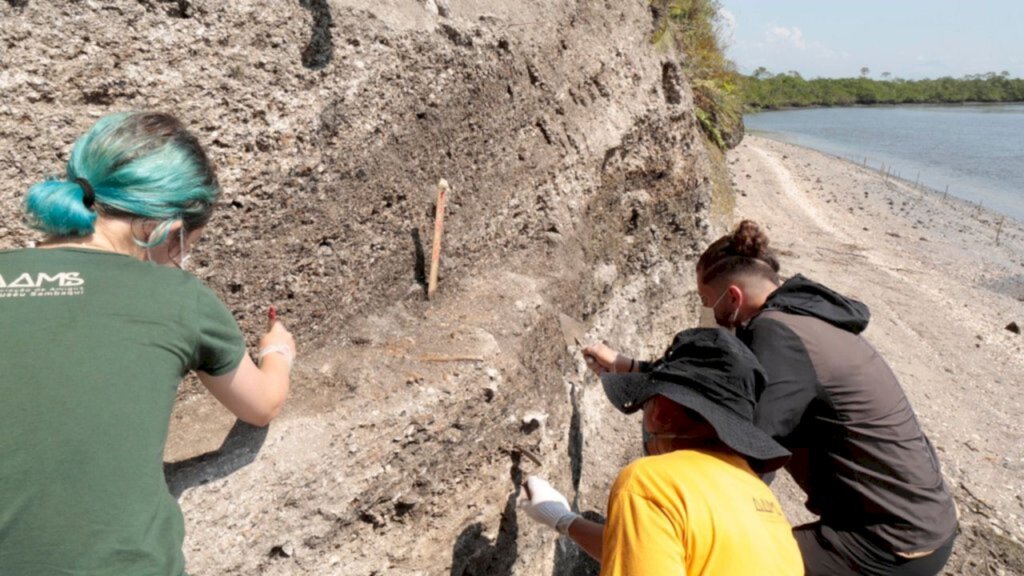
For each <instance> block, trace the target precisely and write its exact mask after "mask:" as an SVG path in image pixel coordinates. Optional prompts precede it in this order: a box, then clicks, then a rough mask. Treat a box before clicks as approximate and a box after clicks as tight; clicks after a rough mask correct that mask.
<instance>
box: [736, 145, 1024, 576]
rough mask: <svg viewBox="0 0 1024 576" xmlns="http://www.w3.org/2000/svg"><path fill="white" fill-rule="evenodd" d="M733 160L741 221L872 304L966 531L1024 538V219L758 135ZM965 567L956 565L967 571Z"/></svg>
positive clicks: (804, 269)
mask: <svg viewBox="0 0 1024 576" xmlns="http://www.w3.org/2000/svg"><path fill="white" fill-rule="evenodd" d="M726 161H727V164H728V167H729V171H730V174H731V178H732V182H733V186H734V188H735V189H736V210H735V212H734V214H735V220H734V222H738V221H739V220H741V219H743V218H751V219H753V220H755V221H758V222H759V223H760V224H762V225H763V226H764V227H765V228H766V230H767V232H768V235H769V238H770V239H771V242H772V246H773V248H774V249H775V250H776V252H777V253H778V255H779V258H780V261H781V263H782V267H783V269H782V272H783V274H784V275H786V276H790V275H793V274H795V273H797V272H800V273H803V274H805V275H807V276H809V277H810V278H812V279H815V280H817V281H819V282H822V283H824V284H826V285H827V286H830V287H832V288H833V289H835V290H837V291H839V292H841V293H844V294H847V295H850V296H852V297H854V298H857V299H860V300H862V301H864V302H865V303H866V304H867V305H868V306H869V308H870V309H871V311H872V321H871V323H870V324H869V327H868V329H867V330H866V331H865V333H864V335H865V337H866V338H867V339H868V340H869V341H870V342H871V343H872V344H873V345H874V346H875V347H876V348H878V349H879V351H880V353H881V354H882V355H883V356H884V357H885V358H886V360H887V361H888V362H889V364H890V365H891V366H892V368H893V370H894V371H895V372H896V374H897V375H898V376H899V378H900V381H901V383H902V384H903V387H904V389H905V390H906V392H907V396H908V398H909V399H910V401H911V403H912V405H913V406H914V409H915V411H916V413H917V416H918V419H919V420H920V421H921V424H922V427H923V428H924V429H925V432H926V433H927V434H928V436H929V438H930V439H931V441H932V443H933V444H934V445H935V447H936V450H937V452H938V453H939V458H940V461H941V464H942V467H943V472H944V474H945V476H946V478H947V482H948V483H949V486H950V489H951V491H952V492H953V494H954V497H955V498H956V500H957V503H958V505H959V507H960V511H961V523H962V525H963V527H964V530H965V532H964V533H965V534H966V533H967V532H969V531H971V530H989V531H992V532H994V533H996V534H999V535H1001V536H1003V537H1006V538H1008V539H1009V540H1010V541H1012V542H1015V543H1016V544H1015V545H1018V544H1020V543H1021V542H1022V540H1024V486H1022V485H1021V482H1020V480H1019V479H1020V477H1021V476H1022V474H1024V424H1021V423H1020V420H1019V417H1018V415H1019V414H1020V413H1021V412H1022V411H1024V402H1022V400H1021V395H1020V394H1019V392H1018V389H1017V386H1018V383H1019V382H1024V336H1022V335H1020V334H1015V333H1013V332H1011V331H1010V330H1008V329H1007V328H1006V327H1007V326H1008V324H1009V323H1011V322H1016V324H1017V325H1018V326H1024V226H1022V225H1021V224H1020V223H1019V222H1017V221H1016V220H1015V219H1013V218H1010V217H1006V218H1005V219H1004V222H1003V224H1002V227H1001V229H999V230H997V225H998V224H997V220H998V218H999V217H1000V216H1002V214H1001V213H998V212H994V211H992V210H988V209H985V208H980V209H979V208H977V207H976V205H974V204H970V203H968V202H967V201H965V200H963V199H960V198H956V197H952V196H949V197H945V198H944V197H943V195H942V193H941V192H937V191H935V190H933V189H926V190H925V189H921V188H919V187H915V186H914V185H913V183H909V184H908V183H907V182H905V181H901V180H895V179H892V178H888V179H886V178H884V177H883V175H882V174H881V173H880V172H878V171H877V170H875V169H872V168H869V167H865V166H862V165H859V164H856V163H853V162H850V161H848V160H845V159H841V158H837V157H834V156H832V155H829V154H827V153H823V152H819V151H816V150H812V149H809V148H803V147H800V146H797V145H794V144H789V143H786V142H779V141H775V140H771V139H768V138H765V137H762V136H754V135H748V136H747V137H746V138H744V140H743V142H742V143H741V144H740V145H739V146H738V147H737V148H736V149H734V150H732V151H730V152H729V153H728V154H727V155H726ZM997 234H998V236H999V244H998V245H997V244H996V243H995V238H996V235H997ZM773 488H776V487H775V486H773ZM779 490H780V491H781V492H782V493H781V494H780V500H782V501H783V506H784V507H785V508H786V511H787V514H789V515H790V518H791V520H792V521H794V522H803V521H806V520H808V519H809V518H808V516H807V515H806V512H804V511H803V510H802V508H803V506H802V503H803V500H802V494H801V493H800V492H799V490H796V489H795V487H793V486H786V485H783V486H781V487H779ZM971 533H972V534H973V532H971ZM984 539H985V537H983V536H979V537H978V538H976V539H969V538H966V537H963V535H962V537H961V539H960V540H962V541H963V542H960V541H958V544H957V547H958V550H959V552H956V553H955V555H954V560H956V558H961V559H964V560H965V561H966V559H976V558H977V557H978V556H979V555H980V556H985V555H986V553H985V552H984V551H980V550H978V549H975V548H972V546H981V544H978V542H979V541H981V540H984ZM989 539H990V540H991V539H992V538H989ZM1020 550H1021V552H1020V554H1021V556H1020V557H1022V558H1024V545H1021V548H1020ZM993 554H995V553H994V552H991V551H990V553H988V555H989V556H991V555H993ZM996 555H997V554H996ZM955 566H956V564H955V562H954V561H952V560H951V562H950V564H949V565H948V566H947V573H950V574H953V573H963V570H965V569H966V568H964V566H965V565H961V570H960V571H957V570H954V568H955ZM1018 570H1024V566H1021V567H1018ZM968 572H970V571H969V570H968Z"/></svg>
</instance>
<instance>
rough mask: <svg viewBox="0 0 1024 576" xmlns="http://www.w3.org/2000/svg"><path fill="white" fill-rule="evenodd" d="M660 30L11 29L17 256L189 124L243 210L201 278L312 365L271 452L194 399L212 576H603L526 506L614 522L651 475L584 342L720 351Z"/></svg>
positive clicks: (701, 225) (696, 174)
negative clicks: (43, 188) (169, 121)
mask: <svg viewBox="0 0 1024 576" xmlns="http://www.w3.org/2000/svg"><path fill="white" fill-rule="evenodd" d="M654 28H655V22H654V21H653V16H652V13H651V11H650V9H649V5H648V3H647V2H646V1H644V0H634V1H625V2H584V1H579V2H573V1H562V2H544V1H539V0H538V1H532V0H529V1H526V0H517V1H512V0H507V1H505V0H494V1H488V2H483V1H474V0H466V1H456V0H448V1H443V0H427V1H426V2H419V1H414V0H389V1H387V2H369V1H357V0H344V1H342V0H337V1H327V0H320V1H317V0H308V1H307V0H301V1H283V0H281V1H278V0H270V1H266V2H258V3H257V2H249V1H242V2H213V1H201V0H176V1H161V0H146V1H141V0H140V1H129V0H117V1H111V2H91V1H85V2H74V3H69V2H45V1H41V0H23V1H20V2H12V1H10V0H9V1H8V2H6V3H0V50H2V51H0V62H2V69H0V91H2V93H3V95H4V97H3V99H2V100H0V150H3V152H0V199H2V202H0V210H3V224H0V247H5V248H6V247H12V246H19V245H24V244H26V243H28V242H30V241H31V240H32V239H33V238H34V235H33V233H32V232H30V231H29V230H27V229H26V228H24V227H23V226H21V225H19V224H18V222H19V219H20V205H19V202H20V199H21V197H22V196H23V194H24V192H25V191H26V190H27V188H28V187H29V186H30V185H31V184H32V183H33V182H35V181H37V180H38V179H40V178H41V177H42V176H44V175H46V174H50V173H57V172H61V171H62V170H63V162H64V161H65V159H66V158H67V155H68V152H69V149H70V143H71V142H72V140H73V139H74V137H76V136H77V135H78V134H80V133H81V132H83V131H84V130H85V129H86V128H87V127H88V126H89V125H90V124H91V123H92V122H93V121H94V120H95V119H96V118H97V117H99V116H100V115H102V114H105V113H108V112H112V111H116V110H124V109H159V110H164V111H169V112H172V113H174V114H176V115H178V116H179V117H181V118H182V119H183V120H184V122H185V123H186V124H187V125H188V126H190V127H191V128H192V129H193V130H194V131H195V132H196V134H197V135H198V137H199V139H200V141H201V142H202V143H203V144H204V145H205V146H206V148H207V150H208V151H209V152H210V154H211V157H212V160H213V162H214V164H215V165H216V166H218V168H219V172H220V177H221V182H222V184H223V187H224V196H223V199H222V202H221V206H220V207H219V209H218V212H217V214H216V216H215V218H214V220H213V221H212V222H211V224H210V226H209V229H208V231H207V234H206V235H205V238H204V240H203V241H202V244H201V246H199V247H197V254H196V258H194V261H195V262H196V264H197V268H196V270H195V273H196V274H197V275H198V276H200V277H202V278H203V279H204V280H205V281H206V282H207V283H208V284H209V285H210V286H211V287H213V288H214V289H215V290H216V291H217V292H218V293H219V294H220V295H221V296H222V297H223V298H224V299H225V301H226V302H227V303H228V305H229V306H230V307H231V309H232V310H233V311H234V312H235V314H236V317H237V318H238V319H239V321H240V322H241V323H242V325H243V328H244V329H245V330H246V332H247V334H249V335H250V336H253V335H255V334H256V333H257V331H258V330H259V329H260V328H261V327H262V323H263V311H264V310H265V308H266V306H267V305H268V304H270V303H275V304H277V306H278V308H279V310H280V313H281V317H282V319H283V320H284V321H285V322H286V323H287V324H288V326H289V327H290V328H291V329H292V331H293V332H294V333H295V334H296V337H297V339H298V341H299V344H300V347H301V357H300V359H299V361H298V363H297V371H296V378H295V385H294V390H293V394H292V398H291V400H290V403H289V405H288V407H287V408H286V411H285V413H284V415H283V416H282V417H281V418H280V419H279V420H278V421H276V422H275V423H274V424H273V425H272V426H271V427H270V429H269V430H262V431H261V430H252V429H249V428H247V427H245V426H237V427H234V428H232V423H233V420H232V419H231V418H230V417H228V416H227V415H226V412H225V411H224V410H223V409H221V408H219V407H218V406H216V404H215V402H214V401H213V400H211V399H210V398H209V397H208V395H205V394H204V393H203V392H202V391H201V389H199V388H197V387H195V386H194V385H191V384H190V385H187V386H186V387H184V388H183V391H182V394H181V401H180V403H179V408H178V410H177V412H176V413H175V415H174V418H173V422H172V435H171V441H170V444H169V447H168V452H167V455H166V459H167V460H168V462H169V466H168V476H169V481H170V484H171V487H172V491H173V492H174V493H175V494H176V495H179V496H180V498H181V503H182V506H183V508H184V511H185V516H186V523H187V530H188V537H187V541H186V554H187V557H188V559H189V565H188V566H189V570H190V572H191V573H194V574H196V575H199V576H202V575H204V574H243V573H244V574H346V575H348V574H351V575H369V574H395V575H401V574H446V575H456V574H465V575H469V574H478V575H483V574H487V575H499V576H500V575H503V574H523V575H534V574H549V573H550V574H588V573H592V571H593V564H592V563H589V562H588V561H586V560H584V559H582V558H581V557H580V554H579V553H578V552H577V551H576V549H575V547H573V546H571V545H566V544H565V543H564V542H556V540H555V538H554V537H553V535H552V534H550V533H549V531H546V530H544V529H543V528H541V527H539V526H536V525H531V524H527V523H526V522H520V521H519V519H518V516H517V514H516V509H515V499H516V497H517V496H518V491H519V488H518V482H519V481H520V480H521V478H522V476H523V475H524V474H526V473H533V472H538V473H541V474H544V475H545V476H547V477H548V478H550V479H551V480H552V482H553V483H554V484H555V485H557V486H558V487H560V488H561V489H563V490H564V491H566V493H567V495H568V496H569V498H570V499H571V500H574V501H575V502H576V503H577V504H578V505H579V507H580V508H581V510H601V509H603V507H604V497H605V495H606V493H607V488H608V485H609V484H610V482H611V480H612V479H613V477H614V474H615V473H616V471H617V470H618V469H619V468H620V467H621V465H623V464H624V463H626V462H627V461H628V460H629V459H630V458H632V457H634V456H636V455H637V452H638V444H639V443H638V441H637V440H638V439H637V436H638V431H637V427H638V426H639V424H638V422H636V421H633V420H630V419H627V418H624V417H621V416H620V415H618V414H617V413H615V412H614V411H613V410H612V409H611V408H610V407H609V406H608V404H607V402H606V401H605V399H604V398H603V395H602V393H601V391H600V388H599V385H598V384H597V382H596V380H595V379H593V377H588V376H587V375H586V374H585V371H584V369H583V366H582V364H581V362H580V359H579V355H578V354H575V353H574V352H575V351H576V350H575V348H576V346H575V345H567V343H566V341H565V339H564V338H563V334H562V333H561V331H560V329H559V322H558V318H559V314H560V313H564V314H567V315H569V316H571V317H573V318H576V319H578V320H580V321H582V322H583V323H584V324H585V325H587V326H588V327H589V329H590V331H589V334H590V336H592V337H594V338H601V339H606V340H608V341H609V342H610V343H612V344H613V345H616V346H619V347H621V348H623V349H624V350H628V351H629V352H631V353H635V354H637V355H651V356H653V355H655V354H657V353H658V352H660V350H661V348H662V347H663V345H664V344H665V343H666V342H667V341H668V340H669V338H670V336H671V334H672V333H673V331H674V330H676V329H678V328H679V327H681V326H685V325H688V324H690V323H691V322H692V321H693V320H694V312H695V311H696V306H697V300H696V297H695V295H694V294H693V293H692V282H693V280H692V264H693V259H694V257H695V256H696V254H697V252H698V250H699V249H700V247H701V246H703V244H704V243H705V241H706V239H707V238H706V235H707V231H708V223H707V217H708V211H709V210H708V207H709V205H710V200H711V190H710V183H709V178H708V166H707V158H706V153H705V150H704V141H703V138H702V137H701V136H700V133H699V129H698V127H697V124H696V122H695V119H694V114H693V110H692V97H691V95H690V90H689V87H688V86H687V85H686V84H685V78H684V76H683V75H682V74H681V73H680V71H679V65H678V61H679V58H681V56H680V55H679V54H677V53H674V52H672V51H671V50H668V49H665V48H658V47H655V46H653V45H652V44H651V36H652V32H653V31H654ZM441 178H445V179H447V180H448V182H450V183H451V186H452V194H451V196H450V198H449V205H448V218H447V222H446V231H445V234H446V235H445V239H444V254H443V258H442V268H441V280H440V288H439V291H438V297H437V298H435V299H434V300H432V301H430V302H427V301H425V299H424V286H423V282H424V278H425V263H424V254H428V253H429V250H430V246H429V243H430V241H431V240H430V239H431V230H432V226H433V202H434V190H435V185H436V183H437V181H438V180H439V179H441ZM229 430H231V433H230V434H229V433H228V432H229ZM226 436H227V438H225V437H226ZM222 444H223V446H222ZM218 448H220V449H219V451H217V450H218ZM538 462H539V464H538Z"/></svg>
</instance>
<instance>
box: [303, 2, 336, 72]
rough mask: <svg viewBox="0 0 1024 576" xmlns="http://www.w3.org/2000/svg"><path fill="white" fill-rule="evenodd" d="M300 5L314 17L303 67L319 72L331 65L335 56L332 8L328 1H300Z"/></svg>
mask: <svg viewBox="0 0 1024 576" xmlns="http://www.w3.org/2000/svg"><path fill="white" fill-rule="evenodd" d="M299 5H300V6H302V7H303V8H305V9H306V10H309V13H310V14H311V15H312V16H313V25H312V27H311V28H310V36H309V43H308V44H306V47H305V48H303V49H302V65H303V66H305V67H306V68H309V69H310V70H319V69H321V68H324V67H326V66H327V65H328V64H330V63H331V58H332V57H333V56H334V39H333V38H332V37H331V25H332V20H331V8H330V6H329V4H328V1H327V0H299Z"/></svg>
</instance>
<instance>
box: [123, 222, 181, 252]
mask: <svg viewBox="0 0 1024 576" xmlns="http://www.w3.org/2000/svg"><path fill="white" fill-rule="evenodd" d="M175 222H181V220H179V219H177V218H169V219H167V220H164V221H163V222H161V223H159V224H157V226H156V228H154V229H153V231H152V232H150V233H149V238H148V239H147V240H146V241H145V242H143V241H142V240H139V239H138V238H136V237H135V235H134V234H133V235H132V242H135V245H136V246H138V247H140V248H145V249H147V250H149V249H150V248H153V247H155V246H159V245H160V244H163V242H164V240H167V235H168V234H169V233H170V231H171V226H173V225H174V223H175ZM182 227H184V222H182Z"/></svg>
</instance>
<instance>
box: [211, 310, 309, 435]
mask: <svg viewBox="0 0 1024 576" xmlns="http://www.w3.org/2000/svg"><path fill="white" fill-rule="evenodd" d="M268 316H269V318H270V322H269V324H270V328H269V329H268V330H267V333H266V334H264V335H263V337H262V338H260V350H259V354H258V357H257V358H258V362H259V365H258V366H257V365H256V364H255V363H254V362H253V361H252V358H250V357H249V355H248V354H246V355H245V356H244V357H243V358H242V362H241V364H239V365H238V368H236V369H235V370H233V371H232V372H229V373H227V374H222V375H220V376H211V375H210V374H207V373H205V372H199V373H198V376H199V380H200V381H201V382H202V383H203V385H204V386H206V388H207V389H208V390H209V391H210V392H211V393H212V394H213V395H214V397H216V398H217V400H219V401H220V403H221V404H223V405H224V406H225V407H227V409H228V410H230V411H231V412H232V413H233V414H234V415H235V416H237V417H238V418H239V419H241V420H243V421H245V422H248V423H249V424H252V425H253V426H266V425H267V424H269V423H270V421H271V420H273V419H274V417H276V416H277V414H278V413H279V412H280V411H281V407H282V406H283V405H284V400H285V398H286V397H287V396H288V387H289V384H290V379H289V374H290V372H291V367H292V361H294V359H295V338H293V337H292V334H291V332H289V331H288V329H287V328H285V327H284V324H282V323H281V322H278V321H277V314H276V311H274V313H271V314H269V315H268Z"/></svg>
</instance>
